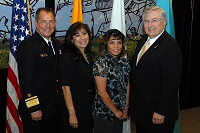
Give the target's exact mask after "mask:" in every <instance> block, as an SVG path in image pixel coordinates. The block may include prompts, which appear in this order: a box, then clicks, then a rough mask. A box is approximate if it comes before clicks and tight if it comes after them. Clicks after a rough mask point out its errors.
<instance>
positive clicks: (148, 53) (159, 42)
mask: <svg viewBox="0 0 200 133" xmlns="http://www.w3.org/2000/svg"><path fill="white" fill-rule="evenodd" d="M166 34H167V33H166V31H164V32H163V33H162V34H161V36H160V37H159V38H158V39H157V40H156V41H155V42H154V43H153V44H152V45H151V46H150V47H149V49H148V50H147V51H146V52H145V53H144V55H143V56H142V58H141V59H140V61H139V62H138V64H137V65H136V61H137V55H138V53H139V52H140V50H141V48H142V46H143V45H144V43H145V41H146V40H147V38H148V36H146V35H145V36H144V37H143V38H142V40H141V41H140V42H139V44H138V48H137V49H136V51H135V56H134V62H133V63H134V64H132V65H134V67H136V68H135V69H134V70H133V72H135V71H137V69H138V68H140V66H141V65H142V64H143V63H144V62H145V61H146V60H147V59H148V58H149V57H150V56H151V54H153V53H154V52H155V50H156V49H157V48H159V45H162V40H163V38H164V37H165V36H166Z"/></svg>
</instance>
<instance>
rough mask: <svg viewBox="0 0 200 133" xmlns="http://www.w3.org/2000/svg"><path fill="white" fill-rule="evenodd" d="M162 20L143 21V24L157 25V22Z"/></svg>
mask: <svg viewBox="0 0 200 133" xmlns="http://www.w3.org/2000/svg"><path fill="white" fill-rule="evenodd" d="M161 20H162V19H152V20H151V21H149V20H144V24H150V23H151V24H154V25H155V24H157V23H158V21H161Z"/></svg>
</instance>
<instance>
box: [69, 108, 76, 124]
mask: <svg viewBox="0 0 200 133" xmlns="http://www.w3.org/2000/svg"><path fill="white" fill-rule="evenodd" d="M69 124H70V125H71V126H72V127H73V128H77V127H78V119H77V117H76V113H75V110H74V109H73V110H71V111H70V112H69Z"/></svg>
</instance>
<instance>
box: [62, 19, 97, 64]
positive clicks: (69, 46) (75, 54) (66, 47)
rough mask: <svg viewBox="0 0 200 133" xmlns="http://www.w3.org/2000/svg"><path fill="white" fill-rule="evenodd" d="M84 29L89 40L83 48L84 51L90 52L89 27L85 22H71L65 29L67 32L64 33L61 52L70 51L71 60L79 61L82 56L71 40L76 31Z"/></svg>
mask: <svg viewBox="0 0 200 133" xmlns="http://www.w3.org/2000/svg"><path fill="white" fill-rule="evenodd" d="M80 29H85V30H86V32H87V33H88V36H89V42H88V45H87V46H86V48H85V52H86V53H92V54H93V52H92V51H91V48H90V47H91V33H90V28H89V27H88V25H87V24H84V23H82V22H75V23H73V24H72V25H71V26H70V27H69V29H68V30H67V33H66V35H65V39H64V44H63V53H66V52H67V53H70V54H71V57H72V59H73V60H76V61H79V60H80V59H81V58H82V57H83V56H82V54H81V52H80V50H79V49H78V48H77V47H76V46H75V45H74V43H73V42H72V41H71V40H72V38H73V36H74V35H76V34H77V33H78V30H80Z"/></svg>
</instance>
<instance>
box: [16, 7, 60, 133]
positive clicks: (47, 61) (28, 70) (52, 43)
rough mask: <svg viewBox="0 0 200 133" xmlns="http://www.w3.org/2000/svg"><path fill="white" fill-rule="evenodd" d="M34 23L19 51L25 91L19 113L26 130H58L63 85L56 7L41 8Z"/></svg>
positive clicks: (45, 132)
mask: <svg viewBox="0 0 200 133" xmlns="http://www.w3.org/2000/svg"><path fill="white" fill-rule="evenodd" d="M34 23H35V27H36V31H35V33H34V34H33V36H31V37H30V38H28V39H26V40H23V41H22V42H21V44H20V46H19V48H18V50H17V63H18V72H19V83H20V89H21V92H22V98H21V99H20V103H19V107H18V113H19V115H20V116H21V118H22V125H23V131H24V133H56V132H59V131H58V130H59V125H58V123H59V120H58V118H59V117H58V115H59V114H58V112H59V101H60V94H61V93H60V91H61V90H60V89H61V88H60V87H59V83H58V70H57V62H58V58H59V54H60V46H59V44H58V41H57V40H56V39H54V38H52V37H51V35H52V33H53V32H54V30H55V26H56V20H55V13H54V10H52V9H51V8H39V9H38V10H37V11H36V15H35V22H34ZM48 43H49V44H48Z"/></svg>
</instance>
